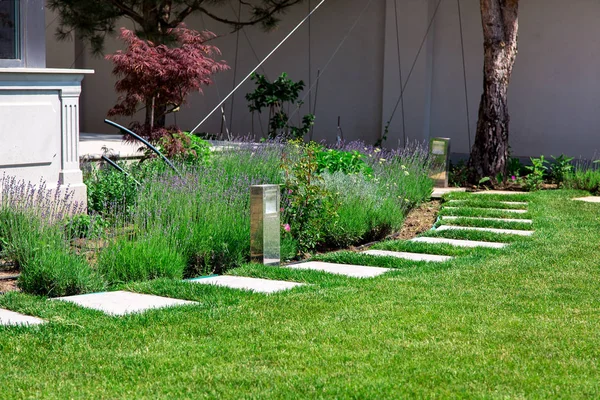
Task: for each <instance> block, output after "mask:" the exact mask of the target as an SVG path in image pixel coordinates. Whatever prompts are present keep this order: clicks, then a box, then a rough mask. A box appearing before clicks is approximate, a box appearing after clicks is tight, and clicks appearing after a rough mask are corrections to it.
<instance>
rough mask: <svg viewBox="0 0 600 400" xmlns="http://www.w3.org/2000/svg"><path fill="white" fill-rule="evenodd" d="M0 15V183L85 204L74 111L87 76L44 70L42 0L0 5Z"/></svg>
mask: <svg viewBox="0 0 600 400" xmlns="http://www.w3.org/2000/svg"><path fill="white" fill-rule="evenodd" d="M0 13H1V14H2V16H3V19H2V22H3V23H2V25H1V27H0V179H2V178H3V177H4V176H12V177H16V178H17V179H19V180H24V181H28V182H31V183H33V184H38V183H39V182H40V181H45V186H46V187H47V188H48V189H51V190H59V191H62V190H65V189H66V188H67V187H68V188H69V190H70V191H71V192H72V194H73V199H74V200H77V201H80V202H85V201H86V198H87V197H86V187H85V185H84V184H83V179H82V173H81V170H80V169H79V154H78V151H77V148H78V142H79V110H78V106H79V94H80V93H81V80H82V79H83V76H84V75H85V74H88V73H91V72H92V71H85V70H75V69H67V70H63V69H53V68H46V54H45V33H44V26H45V23H44V17H45V16H44V6H43V1H42V0H27V1H25V0H22V1H17V0H4V1H2V2H0ZM0 183H1V182H0ZM1 196H2V194H1V192H0V198H1Z"/></svg>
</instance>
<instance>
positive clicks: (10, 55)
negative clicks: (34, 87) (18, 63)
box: [0, 0, 21, 60]
mask: <svg viewBox="0 0 600 400" xmlns="http://www.w3.org/2000/svg"><path fill="white" fill-rule="evenodd" d="M19 47H20V46H19V0H0V59H5V60H6V59H8V60H14V59H18V58H21V55H20V54H19Z"/></svg>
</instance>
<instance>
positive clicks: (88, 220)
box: [65, 214, 107, 239]
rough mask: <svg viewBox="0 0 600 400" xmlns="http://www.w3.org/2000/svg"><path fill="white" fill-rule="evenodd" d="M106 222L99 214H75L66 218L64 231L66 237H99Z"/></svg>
mask: <svg viewBox="0 0 600 400" xmlns="http://www.w3.org/2000/svg"><path fill="white" fill-rule="evenodd" d="M106 227H107V222H106V221H105V220H104V219H103V218H102V217H101V216H100V215H89V214H77V215H73V216H72V217H70V218H68V219H67V222H66V223H65V233H66V235H67V238H70V239H77V238H90V239H91V238H98V237H101V236H102V234H103V232H104V229H105V228H106Z"/></svg>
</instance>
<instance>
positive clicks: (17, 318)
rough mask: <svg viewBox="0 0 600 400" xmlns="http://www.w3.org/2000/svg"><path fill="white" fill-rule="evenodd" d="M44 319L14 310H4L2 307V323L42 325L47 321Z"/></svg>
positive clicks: (10, 324) (0, 318) (7, 324)
mask: <svg viewBox="0 0 600 400" xmlns="http://www.w3.org/2000/svg"><path fill="white" fill-rule="evenodd" d="M45 322H46V321H44V320H43V319H39V318H35V317H31V316H29V315H23V314H19V313H17V312H14V311H9V310H4V309H2V308H0V325H5V326H17V325H40V324H43V323H45Z"/></svg>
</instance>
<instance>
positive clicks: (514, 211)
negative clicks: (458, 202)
mask: <svg viewBox="0 0 600 400" xmlns="http://www.w3.org/2000/svg"><path fill="white" fill-rule="evenodd" d="M472 208H474V209H477V210H486V211H498V212H507V213H514V214H526V213H527V210H512V209H509V208H481V207H472ZM444 209H446V210H461V209H464V207H444Z"/></svg>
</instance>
